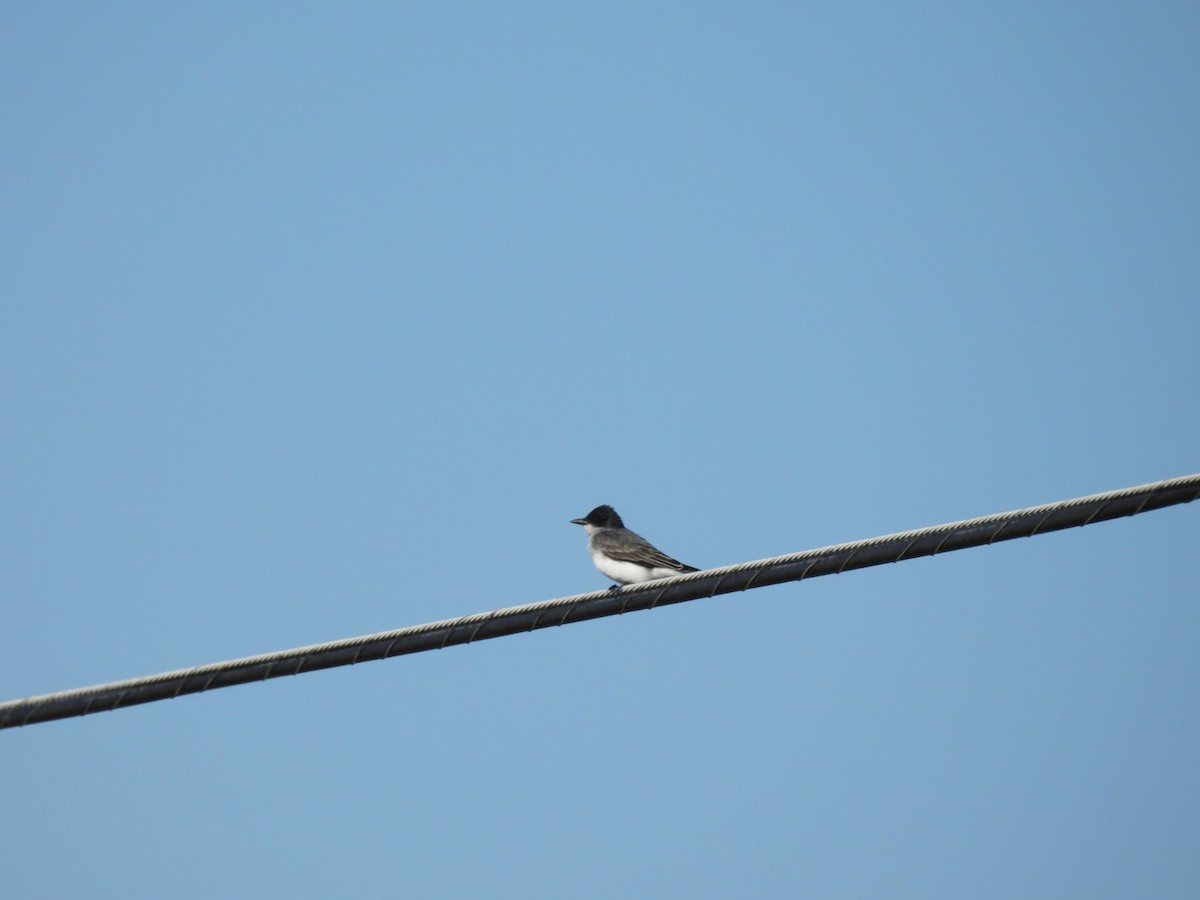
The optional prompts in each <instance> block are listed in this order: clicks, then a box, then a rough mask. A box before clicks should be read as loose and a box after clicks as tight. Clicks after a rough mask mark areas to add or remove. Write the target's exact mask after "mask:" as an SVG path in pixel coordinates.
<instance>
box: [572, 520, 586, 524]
mask: <svg viewBox="0 0 1200 900" xmlns="http://www.w3.org/2000/svg"><path fill="white" fill-rule="evenodd" d="M571 524H572V525H586V524H587V519H572V520H571Z"/></svg>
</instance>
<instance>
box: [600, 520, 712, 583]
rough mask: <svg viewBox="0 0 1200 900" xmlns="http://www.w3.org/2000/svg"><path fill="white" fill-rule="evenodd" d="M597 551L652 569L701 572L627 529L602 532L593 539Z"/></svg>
mask: <svg viewBox="0 0 1200 900" xmlns="http://www.w3.org/2000/svg"><path fill="white" fill-rule="evenodd" d="M592 543H593V544H594V545H595V547H596V549H597V550H602V551H604V555H605V556H608V557H611V558H612V559H619V560H621V561H622V562H631V563H636V564H637V565H639V566H646V567H647V568H650V569H658V568H662V569H674V570H675V571H676V572H699V571H700V570H699V569H697V568H694V567H693V566H688V565H684V564H683V563H681V562H680V561H679V560H677V559H672V558H671V557H669V556H667V554H665V553H663V552H662V551H661V550H659V549H658V548H657V547H655V546H654V545H653V544H651V543H650V542H649V541H648V540H646V539H645V538H644V537H642V536H641V535H640V534H634V533H633V532H632V531H630V530H629V529H627V528H621V529H615V528H614V529H612V530H611V531H601V532H599V533H598V534H596V535H595V536H593V538H592Z"/></svg>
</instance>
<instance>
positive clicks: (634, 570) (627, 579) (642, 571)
mask: <svg viewBox="0 0 1200 900" xmlns="http://www.w3.org/2000/svg"><path fill="white" fill-rule="evenodd" d="M571 524H572V525H582V526H583V530H584V531H585V532H587V536H588V553H590V554H591V555H592V562H593V563H595V564H596V568H597V569H599V570H600V572H601V573H602V574H604V575H607V576H608V577H609V578H611V579H612V580H613V581H615V582H617V584H638V583H640V582H643V581H654V580H655V579H656V578H669V577H670V576H672V575H679V574H681V573H683V572H699V571H700V570H699V569H697V568H694V567H692V566H685V565H684V564H683V563H681V562H680V561H679V560H677V559H671V557H669V556H667V554H665V553H663V552H662V551H661V550H658V549H656V548H655V547H654V546H652V545H651V544H650V542H649V541H648V540H646V539H645V538H644V537H642V536H641V535H640V534H634V533H633V532H632V531H630V530H629V529H628V528H626V527H625V523H624V522H622V521H621V517H620V516H618V515H617V511H616V510H615V509H613V508H612V507H611V506H597V507H596V508H595V509H593V510H592V511H591V512H590V513H588V514H587V515H586V516H585V517H584V518H582V519H572V520H571ZM614 587H615V585H614Z"/></svg>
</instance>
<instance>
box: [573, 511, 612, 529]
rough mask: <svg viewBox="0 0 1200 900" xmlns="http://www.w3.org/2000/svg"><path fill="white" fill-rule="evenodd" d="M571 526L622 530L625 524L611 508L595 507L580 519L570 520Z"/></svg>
mask: <svg viewBox="0 0 1200 900" xmlns="http://www.w3.org/2000/svg"><path fill="white" fill-rule="evenodd" d="M571 524H572V525H591V526H592V527H593V528H624V527H625V523H624V522H622V521H621V517H620V516H618V515H617V511H616V510H615V509H613V508H612V507H611V506H597V507H596V508H595V509H593V510H592V511H591V512H590V513H588V514H587V515H586V516H584V517H583V518H582V519H572V520H571Z"/></svg>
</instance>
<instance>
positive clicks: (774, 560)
mask: <svg viewBox="0 0 1200 900" xmlns="http://www.w3.org/2000/svg"><path fill="white" fill-rule="evenodd" d="M1197 497H1200V474H1197V475H1188V476H1184V477H1182V478H1175V479H1170V480H1167V481H1157V482H1153V483H1151V484H1144V485H1139V486H1137V487H1130V488H1124V489H1122V490H1117V491H1109V492H1107V493H1103V494H1093V495H1091V496H1087V497H1076V498H1074V499H1071V500H1062V501H1059V502H1057V503H1049V504H1046V505H1043V506H1033V507H1029V508H1026V509H1018V510H1013V511H1011V512H1004V513H996V514H994V515H989V516H982V517H980V518H975V519H965V520H963V521H961V522H950V523H947V524H944V525H935V526H933V527H930V528H921V529H917V530H914V531H904V532H899V533H896V534H888V535H883V536H881V537H874V538H868V539H866V540H860V541H852V542H850V543H844V544H833V545H831V546H828V547H820V548H817V549H814V550H805V551H802V552H799V553H788V554H784V555H783V556H773V557H770V558H767V559H759V560H753V561H751V562H744V563H738V564H737V565H732V566H724V567H722V568H717V569H708V570H707V571H703V572H694V573H689V574H686V575H679V576H675V577H673V578H666V579H662V580H660V581H653V582H647V583H644V584H638V585H627V586H625V587H622V588H619V589H614V590H606V591H592V592H590V593H586V594H574V595H571V596H568V597H558V598H556V599H553V600H544V601H541V602H538V603H529V604H524V605H521V606H510V607H505V608H503V609H496V610H492V611H490V612H483V613H475V614H473V615H467V616H461V617H459V618H455V619H446V620H443V621H440V622H428V623H426V624H423V625H412V626H409V627H407V628H398V629H395V630H394V631H384V632H380V633H378V634H368V635H363V636H360V637H353V638H346V639H344V640H338V641H329V642H327V643H322V644H313V645H311V646H308V647H297V648H294V649H291V650H281V651H278V652H275V653H264V654H260V655H258V656H248V657H243V658H242V659H234V660H229V661H227V662H218V663H210V664H208V665H202V666H195V667H193V668H189V669H179V670H177V671H173V672H162V673H160V674H157V675H149V676H145V677H142V678H131V679H127V680H124V681H114V682H110V683H108V684H99V685H94V686H92V687H84V688H77V689H75V690H69V691H61V692H59V693H54V694H43V695H40V696H36V697H27V698H25V699H21V700H10V701H8V702H5V703H0V728H16V727H20V726H23V725H31V724H33V723H36V722H47V721H52V720H54V719H65V718H69V717H72V716H85V715H89V714H91V713H96V712H105V711H108V710H113V709H119V708H121V707H125V706H133V705H135V704H139V703H150V702H153V701H155V700H166V699H171V698H174V697H179V696H181V695H183V694H195V693H200V692H202V691H208V690H214V689H216V688H220V687H229V686H231V685H235V684H244V683H246V682H250V681H265V680H266V679H268V678H279V677H281V676H284V675H299V674H300V673H302V672H313V671H316V670H318V669H328V668H332V667H334V666H346V665H354V664H355V663H360V662H368V661H370V660H377V659H388V658H390V657H393V656H402V655H405V654H409V653H420V652H422V651H424V650H440V649H443V648H445V647H451V646H455V645H457V644H469V643H472V642H473V641H480V640H486V639H488V638H495V637H503V636H504V635H509V634H517V633H519V632H524V631H534V630H536V629H539V628H550V627H552V626H558V625H566V624H569V623H572V622H582V621H586V620H588V619H596V618H601V617H603V616H614V615H621V614H623V613H626V612H634V611H637V610H643V609H653V608H654V607H656V606H665V605H668V604H671V603H683V602H686V601H688V600H697V599H701V598H704V597H715V596H716V595H717V594H728V593H732V592H734V591H745V590H749V589H751V588H758V587H766V586H767V585H771V584H781V583H783V582H787V581H801V580H803V579H806V578H816V577H818V576H821V575H835V574H838V573H841V572H846V571H850V570H852V569H862V568H866V567H868V566H877V565H882V564H884V563H892V562H901V561H903V560H907V559H916V558H918V557H922V556H933V555H934V554H937V553H947V552H950V551H952V550H964V549H966V548H968V547H978V546H984V545H988V544H993V543H996V542H999V541H1007V540H1012V539H1014V538H1018V537H1032V536H1033V535H1036V534H1044V533H1046V532H1050V531H1058V530H1061V529H1064V528H1073V527H1078V526H1083V525H1090V524H1092V523H1095V522H1103V521H1107V520H1109V519H1116V518H1120V517H1123V516H1134V515H1138V514H1139V513H1143V512H1149V511H1150V510H1154V509H1161V508H1163V507H1166V506H1173V505H1175V504H1179V503H1190V502H1191V501H1193V500H1195V499H1196V498H1197Z"/></svg>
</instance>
